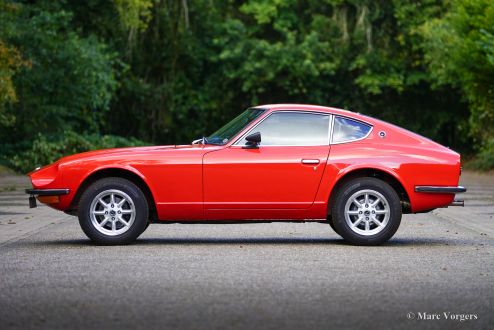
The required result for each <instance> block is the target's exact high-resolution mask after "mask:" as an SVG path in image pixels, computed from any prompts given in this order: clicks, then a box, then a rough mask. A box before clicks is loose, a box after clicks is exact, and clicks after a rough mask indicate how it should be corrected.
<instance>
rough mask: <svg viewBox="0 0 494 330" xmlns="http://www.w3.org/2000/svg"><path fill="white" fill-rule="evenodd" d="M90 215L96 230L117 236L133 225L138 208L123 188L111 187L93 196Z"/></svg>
mask: <svg viewBox="0 0 494 330" xmlns="http://www.w3.org/2000/svg"><path fill="white" fill-rule="evenodd" d="M89 215H90V218H91V223H92V224H93V226H94V228H96V230H98V231H99V232H100V233H102V234H104V235H108V236H116V235H120V234H123V233H125V232H126V231H127V230H129V229H130V227H132V224H133V223H134V220H135V217H136V209H135V205H134V202H133V201H132V198H130V196H129V195H127V194H126V193H124V192H123V191H121V190H116V189H110V190H105V191H103V192H101V193H99V194H98V195H97V196H96V197H94V198H93V201H92V202H91V206H90V208H89Z"/></svg>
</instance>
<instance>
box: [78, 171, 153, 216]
mask: <svg viewBox="0 0 494 330" xmlns="http://www.w3.org/2000/svg"><path fill="white" fill-rule="evenodd" d="M109 177H116V178H122V179H126V180H129V181H130V182H132V183H133V184H135V185H136V186H138V187H139V189H141V190H142V192H143V193H144V196H145V197H146V201H147V204H148V209H149V222H154V221H156V220H157V218H158V213H157V210H156V203H155V200H154V196H153V194H152V192H151V189H150V188H149V186H148V184H147V183H146V182H145V181H144V180H143V179H142V178H141V177H140V176H139V175H137V174H135V173H134V172H132V171H129V170H126V169H122V168H104V169H100V170H97V171H94V172H93V173H91V174H90V175H88V176H87V177H86V178H85V179H84V180H83V182H82V183H81V184H80V185H79V188H78V189H77V192H76V194H75V195H74V198H73V199H72V202H71V203H70V208H69V209H70V213H74V214H77V210H78V207H79V202H80V200H81V196H82V194H83V193H84V191H85V190H86V189H87V188H88V187H89V186H91V185H92V184H93V183H94V182H96V181H98V180H100V179H104V178H109Z"/></svg>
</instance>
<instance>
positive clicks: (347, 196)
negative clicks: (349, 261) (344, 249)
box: [331, 178, 402, 245]
mask: <svg viewBox="0 0 494 330" xmlns="http://www.w3.org/2000/svg"><path fill="white" fill-rule="evenodd" d="M366 195H367V198H368V202H367V203H365V198H366V197H365V196H366ZM357 203H358V204H357ZM374 203H377V204H376V205H375V206H372V204H374ZM346 213H348V218H347V217H346V216H347V214H346ZM355 213H356V214H355ZM331 215H332V222H333V226H334V227H335V231H336V232H337V233H338V234H339V235H340V236H342V237H343V238H344V239H345V240H346V241H347V242H349V243H351V244H354V245H379V244H383V243H384V242H386V241H388V240H389V239H390V238H391V237H393V235H394V234H395V233H396V231H397V230H398V227H399V226H400V222H401V215H402V214H401V204H400V199H399V197H398V195H397V194H396V191H395V190H394V189H393V188H392V187H391V186H390V185H389V184H387V183H386V182H384V181H382V180H379V179H375V178H357V179H353V180H351V181H348V182H346V183H345V184H343V185H342V186H341V187H340V188H339V189H338V191H337V192H336V196H335V199H334V203H333V206H332V212H331ZM374 219H375V220H374ZM378 223H380V224H381V225H378ZM374 232H375V233H374ZM364 233H365V234H364Z"/></svg>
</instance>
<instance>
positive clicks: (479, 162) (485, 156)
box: [468, 138, 494, 171]
mask: <svg viewBox="0 0 494 330" xmlns="http://www.w3.org/2000/svg"><path fill="white" fill-rule="evenodd" d="M468 165H469V166H468V167H470V168H472V169H474V170H480V171H488V170H493V169H494V138H491V139H489V140H487V142H486V143H484V145H483V146H482V147H481V148H480V151H479V153H478V154H477V156H476V157H475V159H474V160H472V161H471V162H470V164H468Z"/></svg>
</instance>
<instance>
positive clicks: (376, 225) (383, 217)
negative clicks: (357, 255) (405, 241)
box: [345, 189, 390, 236]
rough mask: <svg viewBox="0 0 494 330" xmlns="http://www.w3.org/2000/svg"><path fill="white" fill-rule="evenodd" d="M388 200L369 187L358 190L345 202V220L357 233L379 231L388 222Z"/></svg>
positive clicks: (363, 233) (365, 233)
mask: <svg viewBox="0 0 494 330" xmlns="http://www.w3.org/2000/svg"><path fill="white" fill-rule="evenodd" d="M389 217H390V207H389V203H388V200H387V199H386V198H385V197H384V196H383V195H382V194H381V193H379V192H377V191H375V190H371V189H365V190H359V191H357V192H356V193H354V194H353V195H352V196H350V198H348V200H347V202H346V204H345V221H346V223H347V225H348V226H349V227H350V229H351V230H353V231H354V232H356V233H357V234H360V235H364V236H370V235H375V234H377V233H379V232H381V231H382V230H383V229H384V228H385V227H386V225H387V224H388V221H389Z"/></svg>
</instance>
